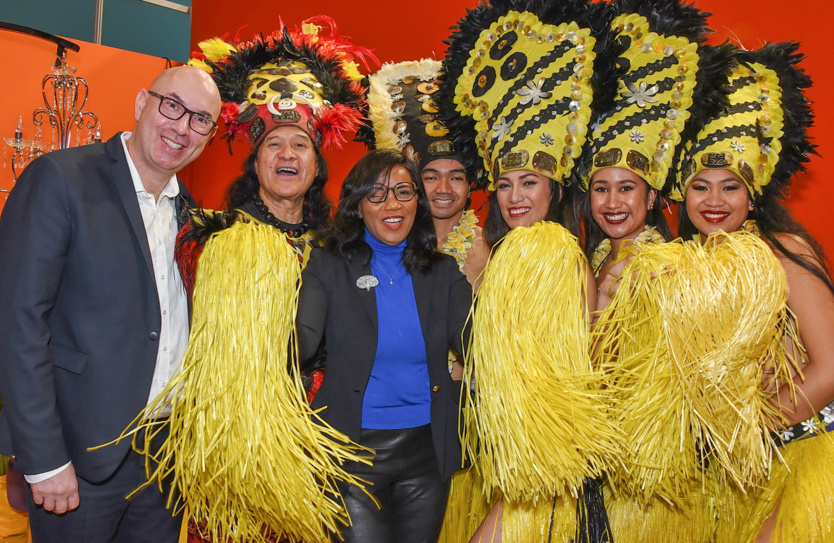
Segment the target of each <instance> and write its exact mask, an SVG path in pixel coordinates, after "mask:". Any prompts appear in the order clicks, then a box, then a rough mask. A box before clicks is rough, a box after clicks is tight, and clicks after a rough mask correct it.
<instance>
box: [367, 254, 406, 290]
mask: <svg viewBox="0 0 834 543" xmlns="http://www.w3.org/2000/svg"><path fill="white" fill-rule="evenodd" d="M372 262H373V263H374V264H376V267H377V268H379V269H380V270H382V273H384V274H385V275H387V276H388V282H389V284H391V285H393V284H394V279H395V278H396V277H397V276H398V275H399V274H400V270H397V273H395V274H394V275H393V277H392V276H391V274H390V273H388V272H387V271H386V270H385V268H383V267H382V265H381V264H380V263H379V262H377V259H375V258H374V259H373V260H372Z"/></svg>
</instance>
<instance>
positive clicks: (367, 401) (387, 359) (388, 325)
mask: <svg viewBox="0 0 834 543" xmlns="http://www.w3.org/2000/svg"><path fill="white" fill-rule="evenodd" d="M365 242H366V243H367V244H368V245H370V247H371V250H372V251H373V258H372V259H371V271H372V272H373V274H374V276H375V277H376V278H377V279H378V280H379V285H377V286H376V287H375V288H374V293H375V295H376V314H377V323H378V325H377V347H376V357H375V358H374V366H373V369H372V370H371V378H370V380H369V381H368V386H367V388H366V389H365V397H364V399H363V402H362V428H369V429H374V430H395V429H402V428H416V427H418V426H423V425H425V424H429V423H430V422H431V392H430V391H429V368H428V363H427V362H426V343H425V340H424V339H423V329H422V328H421V326H420V316H419V315H418V314H417V301H416V299H415V298H414V286H413V284H412V282H411V275H410V274H409V273H408V272H407V271H406V269H405V266H404V265H403V251H404V250H405V244H406V242H405V241H403V242H402V243H400V244H399V245H393V246H392V245H386V244H385V243H382V242H381V241H379V240H377V239H376V238H375V237H373V235H371V233H370V232H368V231H367V230H365ZM392 279H393V284H392Z"/></svg>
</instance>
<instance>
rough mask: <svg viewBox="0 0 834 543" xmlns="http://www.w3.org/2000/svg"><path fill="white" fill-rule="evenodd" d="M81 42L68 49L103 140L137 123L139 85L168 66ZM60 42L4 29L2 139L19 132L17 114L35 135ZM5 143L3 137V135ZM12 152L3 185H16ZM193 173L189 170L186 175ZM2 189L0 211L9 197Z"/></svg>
mask: <svg viewBox="0 0 834 543" xmlns="http://www.w3.org/2000/svg"><path fill="white" fill-rule="evenodd" d="M71 41H74V42H75V43H77V44H78V45H79V46H80V50H79V51H78V52H77V53H76V52H73V51H69V53H68V60H69V64H70V65H72V66H75V67H76V68H78V71H77V72H76V75H77V76H78V77H82V78H84V79H85V80H86V81H87V82H88V83H89V85H90V93H89V98H88V100H87V104H86V105H85V106H84V110H85V111H91V112H93V113H95V114H96V115H97V116H98V118H99V121H100V122H101V125H102V139H103V140H107V139H108V138H110V137H111V136H112V135H113V134H115V133H116V132H119V131H121V130H130V129H131V128H132V127H133V123H134V119H133V102H134V98H136V93H137V92H139V89H141V88H143V87H147V86H148V85H149V84H150V83H151V81H153V79H154V78H155V77H156V76H157V75H158V74H159V72H161V71H162V70H164V69H165V67H166V61H165V60H164V59H161V58H157V57H151V56H148V55H142V54H139V53H132V52H129V51H123V50H120V49H114V48H112V47H106V46H103V45H96V44H93V43H87V42H83V41H79V40H71ZM56 50H57V48H56V46H55V44H53V43H52V42H48V41H45V40H42V39H40V38H35V37H32V36H28V35H25V34H20V33H16V32H7V31H0V51H3V52H4V54H2V55H0V73H2V74H3V82H2V83H0V104H2V107H0V138H11V137H14V130H15V127H16V126H17V120H18V116H20V115H23V123H24V124H23V126H24V130H23V135H24V138H26V139H33V138H34V137H35V127H34V124H32V111H33V110H34V109H35V108H38V107H43V106H44V102H43V98H42V93H41V82H42V80H43V78H44V76H45V75H46V74H48V73H49V72H50V69H51V67H52V65H53V64H54V62H55V53H56ZM49 133H50V132H49V127H48V120H46V119H45V120H44V127H43V135H44V138H45V140H46V141H47V142H48V141H51V140H50V139H49ZM0 143H2V140H0ZM3 145H4V147H5V149H6V152H7V153H8V155H7V160H6V167H5V168H3V167H2V162H0V188H2V189H10V188H11V187H12V171H11V150H12V149H11V148H10V147H7V146H5V144H3ZM188 176H189V174H188V172H185V174H184V177H185V178H187V177H188ZM6 196H7V195H6V194H0V210H2V207H3V205H4V204H5V201H6V198H5V197H6Z"/></svg>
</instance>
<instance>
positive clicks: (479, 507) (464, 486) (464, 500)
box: [437, 468, 493, 543]
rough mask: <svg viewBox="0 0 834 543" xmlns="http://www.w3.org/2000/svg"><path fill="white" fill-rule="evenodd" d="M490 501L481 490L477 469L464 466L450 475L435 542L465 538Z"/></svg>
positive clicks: (442, 542) (455, 541) (444, 542)
mask: <svg viewBox="0 0 834 543" xmlns="http://www.w3.org/2000/svg"><path fill="white" fill-rule="evenodd" d="M492 505H493V504H492V503H491V502H490V500H489V499H488V497H487V496H486V494H484V492H483V481H481V480H480V477H479V475H478V470H476V469H474V468H468V469H465V470H461V471H458V472H457V473H455V474H454V475H452V480H451V482H450V485H449V498H448V500H447V501H446V514H445V516H444V517H443V527H442V528H441V530H440V538H439V539H438V540H437V542H438V543H461V542H464V541H469V540H470V539H471V538H472V535H473V534H474V533H475V531H476V530H477V529H478V526H480V525H481V523H482V522H483V521H484V519H485V518H486V516H487V514H489V511H490V509H491V508H492Z"/></svg>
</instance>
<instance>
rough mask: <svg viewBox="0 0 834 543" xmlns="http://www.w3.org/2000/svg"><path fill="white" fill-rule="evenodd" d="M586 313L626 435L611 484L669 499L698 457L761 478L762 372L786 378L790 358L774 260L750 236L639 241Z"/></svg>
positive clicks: (722, 473)
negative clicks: (605, 302)
mask: <svg viewBox="0 0 834 543" xmlns="http://www.w3.org/2000/svg"><path fill="white" fill-rule="evenodd" d="M623 277H624V278H628V281H629V282H628V284H627V285H624V286H622V287H621V288H619V289H618V291H617V293H616V294H615V296H614V298H613V300H612V302H611V304H610V305H609V307H608V308H607V309H606V311H604V312H603V313H602V315H601V316H600V319H599V321H598V323H597V328H596V332H595V336H596V337H595V339H596V340H597V341H598V342H599V349H598V354H597V357H596V363H597V364H598V365H599V367H600V368H602V369H603V370H604V371H605V372H606V373H607V374H608V375H609V380H608V388H609V389H610V391H611V393H612V394H613V396H614V401H613V402H612V405H613V408H614V410H615V412H616V413H617V415H616V418H617V420H618V421H619V423H620V424H621V426H622V428H623V430H624V433H625V435H627V436H628V444H627V454H626V458H625V461H626V469H624V470H617V471H615V472H614V473H612V475H611V477H612V480H613V482H614V485H615V487H617V488H618V489H620V490H622V491H624V492H626V493H629V494H632V495H635V496H638V497H642V500H643V503H647V502H648V501H649V500H650V499H651V498H652V497H653V496H654V495H655V494H657V495H659V496H660V497H662V498H664V499H666V500H669V501H671V502H673V503H676V504H680V502H681V500H683V499H684V498H685V496H686V495H687V494H688V492H689V488H690V486H691V480H692V479H699V478H700V476H701V474H702V472H703V469H704V466H705V465H706V463H709V464H710V465H711V466H712V467H713V468H714V469H715V476H716V477H717V479H718V480H719V481H720V482H721V483H722V484H728V483H729V482H730V481H733V482H734V483H735V484H760V483H762V482H763V481H765V480H766V479H767V477H768V474H769V470H770V465H771V459H772V454H773V450H774V444H773V443H772V441H771V440H770V439H769V438H764V439H763V437H762V436H768V435H769V431H770V428H772V427H773V421H774V420H775V419H776V418H777V417H778V413H777V411H776V410H775V409H774V408H773V406H772V405H771V404H770V402H769V398H770V396H771V394H770V393H767V392H764V391H763V390H762V383H763V379H764V376H765V372H766V371H772V372H774V374H775V375H776V377H777V378H778V379H779V382H790V369H791V367H792V366H793V367H794V368H795V369H796V370H797V371H798V369H799V366H798V363H797V361H796V360H794V358H793V357H792V356H791V355H790V353H788V352H787V351H786V348H785V346H784V342H783V340H784V338H789V339H790V340H792V341H794V342H795V343H796V344H797V345H798V344H799V343H798V338H797V336H796V332H795V329H794V328H793V327H792V325H791V323H792V316H791V314H790V312H789V310H788V308H787V281H786V278H785V274H784V270H783V269H782V267H781V265H780V264H779V262H778V261H777V260H776V258H775V257H774V255H773V252H772V251H771V250H770V249H769V248H768V246H767V245H766V244H765V243H764V242H763V241H761V240H760V239H759V238H758V237H757V236H755V235H752V234H748V233H744V232H738V233H733V234H724V233H719V234H717V235H714V236H713V237H712V238H711V239H710V240H708V241H707V243H706V244H705V245H704V246H702V245H700V244H698V243H695V242H685V243H667V244H662V245H652V246H649V245H645V246H641V248H640V250H639V252H638V254H637V255H636V256H635V257H634V258H633V259H632V261H631V262H630V263H629V264H628V265H627V266H626V267H625V269H624V270H623Z"/></svg>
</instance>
